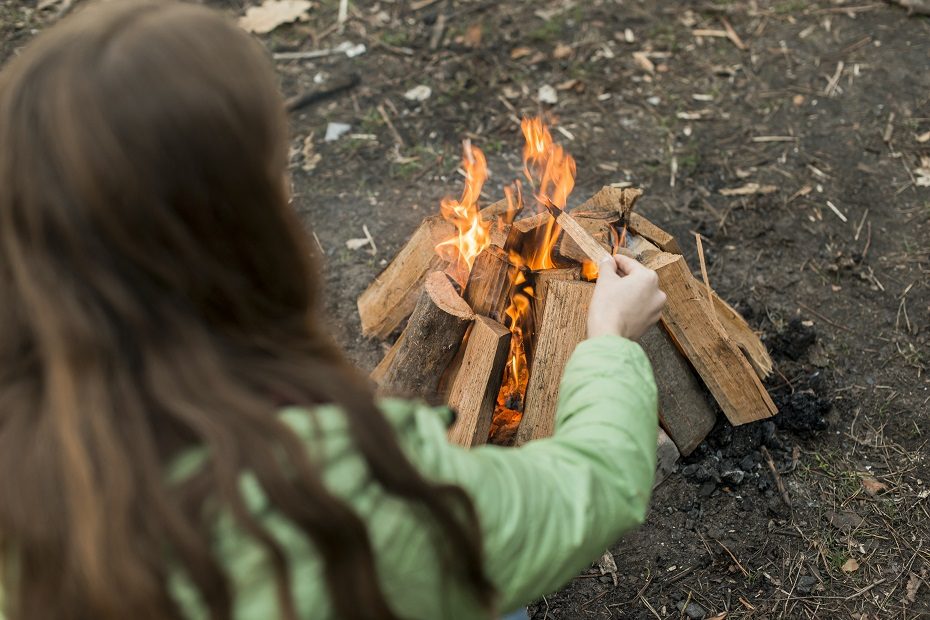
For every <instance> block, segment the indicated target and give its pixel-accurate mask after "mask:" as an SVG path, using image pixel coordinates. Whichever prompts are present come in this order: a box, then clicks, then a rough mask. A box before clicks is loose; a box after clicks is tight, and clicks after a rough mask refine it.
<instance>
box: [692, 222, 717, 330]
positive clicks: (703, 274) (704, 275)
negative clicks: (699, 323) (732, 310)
mask: <svg viewBox="0 0 930 620" xmlns="http://www.w3.org/2000/svg"><path fill="white" fill-rule="evenodd" d="M694 240H695V241H697V251H698V258H699V259H700V261H701V277H702V278H703V279H704V286H706V287H707V312H708V313H709V315H710V317H711V318H712V319H713V320H714V321H715V322H716V321H717V313H716V312H715V311H714V294H713V291H711V289H710V280H709V279H708V278H707V264H706V263H705V262H704V244H703V243H702V242H701V233H694Z"/></svg>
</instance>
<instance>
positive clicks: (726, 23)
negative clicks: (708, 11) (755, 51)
mask: <svg viewBox="0 0 930 620" xmlns="http://www.w3.org/2000/svg"><path fill="white" fill-rule="evenodd" d="M720 23H722V24H723V27H724V28H726V31H727V38H728V39H729V40H730V41H731V42H732V43H733V45H735V46H736V47H738V48H739V49H741V50H744V51H745V50H747V49H749V47H747V45H746V44H745V43H743V40H742V39H740V38H739V35H738V34H736V30H734V29H733V26H731V25H730V20H728V19H727V18H726V17H721V18H720Z"/></svg>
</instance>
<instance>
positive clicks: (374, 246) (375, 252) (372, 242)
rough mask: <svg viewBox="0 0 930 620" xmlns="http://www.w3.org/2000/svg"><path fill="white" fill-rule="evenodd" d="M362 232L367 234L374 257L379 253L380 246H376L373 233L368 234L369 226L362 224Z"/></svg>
mask: <svg viewBox="0 0 930 620" xmlns="http://www.w3.org/2000/svg"><path fill="white" fill-rule="evenodd" d="M362 231H363V232H364V233H365V237H366V238H367V239H368V243H370V244H371V254H372V256H374V255H375V254H377V253H378V246H376V245H375V240H374V239H373V238H372V236H371V233H370V232H368V225H367V224H362Z"/></svg>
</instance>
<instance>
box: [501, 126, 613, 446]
mask: <svg viewBox="0 0 930 620" xmlns="http://www.w3.org/2000/svg"><path fill="white" fill-rule="evenodd" d="M520 128H521V129H522V131H523V137H524V139H525V141H526V142H525V144H524V147H523V172H524V174H525V175H526V178H527V180H528V181H529V183H530V186H531V187H532V188H533V193H534V196H535V198H536V200H537V201H538V202H539V203H540V204H544V203H545V201H547V200H548V201H551V202H552V203H553V204H554V205H556V206H557V207H559V208H560V209H564V208H565V205H566V204H567V202H568V195H569V194H570V193H571V191H572V189H574V186H575V160H574V159H573V158H572V156H571V155H569V154H568V153H566V152H565V150H564V149H563V148H562V147H561V146H560V145H558V144H555V143H554V142H553V140H552V134H551V133H550V132H549V129H548V127H546V124H545V123H544V122H543V120H542V119H541V118H533V119H528V118H524V119H523V122H522V123H521V124H520ZM508 200H510V197H509V195H508ZM560 232H561V227H560V226H559V225H558V223H556V221H555V218H552V217H550V218H549V219H548V221H547V222H546V225H545V226H544V227H540V228H539V232H537V233H536V238H535V239H533V240H531V242H530V243H526V244H524V246H525V247H530V248H533V250H532V254H530V255H529V256H520V255H518V254H516V253H515V252H511V261H512V262H514V263H515V264H517V265H520V266H523V267H526V268H528V269H531V270H539V269H552V268H555V267H556V264H555V263H554V262H553V260H552V250H553V248H554V247H555V243H556V241H557V240H558V238H559V233H560ZM595 277H596V274H595ZM529 284H530V283H528V282H527V281H526V277H525V275H524V272H523V271H520V272H519V273H518V275H517V278H516V280H515V281H514V286H513V292H512V293H511V298H510V306H509V307H508V308H507V311H506V314H507V326H508V327H509V328H510V333H511V338H510V354H509V355H510V358H509V362H508V364H507V367H506V369H505V370H504V378H503V382H502V384H501V389H500V392H499V393H498V398H497V408H496V410H495V415H494V420H493V422H492V426H491V436H492V437H494V438H495V440H497V441H501V442H503V443H506V442H507V440H508V435H511V434H512V433H513V432H515V431H516V427H517V425H518V424H519V421H520V418H521V417H522V415H523V413H522V412H523V399H524V397H525V395H526V386H527V383H528V382H529V368H528V367H527V350H526V346H527V337H528V336H529V333H528V332H530V331H531V330H532V306H533V304H532V299H533V289H532V288H531V287H530V286H529Z"/></svg>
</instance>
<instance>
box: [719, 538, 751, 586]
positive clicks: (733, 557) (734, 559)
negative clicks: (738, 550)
mask: <svg viewBox="0 0 930 620" xmlns="http://www.w3.org/2000/svg"><path fill="white" fill-rule="evenodd" d="M711 540H713V541H714V542H715V543H717V544H718V545H720V546H721V547H723V550H724V551H726V552H727V555H729V556H730V559H732V560H733V562H735V563H736V567H737V568H738V569H739V570H740V572H741V573H743V577H749V571H748V570H746V567H745V566H743V565H742V564H741V563H740V561H739V560H737V559H736V556H735V555H733V552H732V551H730V548H729V547H727V546H726V545H725V544H723V543H722V542H720V541H719V540H717V539H716V538H712V539H711Z"/></svg>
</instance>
